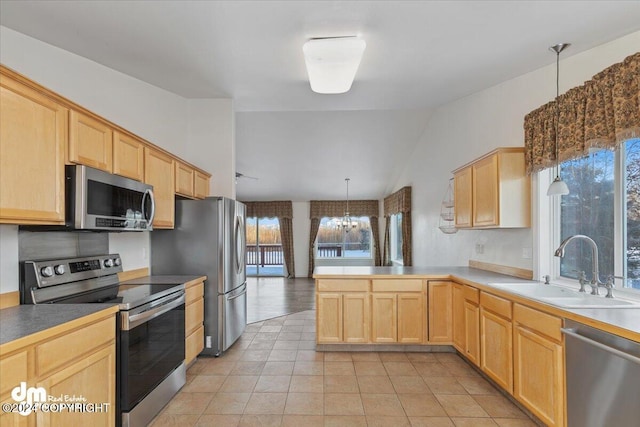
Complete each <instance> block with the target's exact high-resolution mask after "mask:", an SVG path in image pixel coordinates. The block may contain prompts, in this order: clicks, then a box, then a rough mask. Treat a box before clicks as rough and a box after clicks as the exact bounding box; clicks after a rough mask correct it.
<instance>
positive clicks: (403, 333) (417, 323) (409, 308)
mask: <svg viewBox="0 0 640 427" xmlns="http://www.w3.org/2000/svg"><path fill="white" fill-rule="evenodd" d="M424 323H425V316H424V296H423V295H422V292H407V293H400V294H398V342H400V343H405V344H420V343H422V342H423V336H424Z"/></svg>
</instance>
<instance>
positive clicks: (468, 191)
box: [453, 167, 473, 228]
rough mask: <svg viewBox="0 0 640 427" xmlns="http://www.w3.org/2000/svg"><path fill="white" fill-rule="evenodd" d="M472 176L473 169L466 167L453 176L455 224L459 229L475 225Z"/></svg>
mask: <svg viewBox="0 0 640 427" xmlns="http://www.w3.org/2000/svg"><path fill="white" fill-rule="evenodd" d="M471 174H472V171H471V167H466V168H464V169H462V170H460V171H458V172H456V173H455V174H454V176H453V198H454V200H455V207H454V212H455V224H456V227H458V228H469V227H471V226H472V225H473V222H472V220H471V218H472V211H471V206H472V202H473V195H472V188H471Z"/></svg>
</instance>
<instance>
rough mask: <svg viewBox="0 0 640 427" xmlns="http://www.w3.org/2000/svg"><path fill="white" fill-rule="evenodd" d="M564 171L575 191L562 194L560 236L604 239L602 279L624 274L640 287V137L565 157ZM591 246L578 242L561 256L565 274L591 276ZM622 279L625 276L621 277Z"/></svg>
mask: <svg viewBox="0 0 640 427" xmlns="http://www.w3.org/2000/svg"><path fill="white" fill-rule="evenodd" d="M560 175H561V177H562V179H563V180H565V182H566V183H567V185H568V186H569V190H570V194H568V195H566V196H562V197H561V200H560V204H559V207H558V208H557V211H558V213H559V215H558V216H557V217H558V219H557V220H556V222H557V224H556V227H558V228H559V230H558V231H559V232H558V233H557V234H559V240H558V241H557V242H555V243H556V246H557V243H559V241H560V240H562V239H564V238H566V237H568V236H571V235H573V234H585V235H587V236H589V237H591V238H592V239H593V240H595V242H596V243H597V245H598V249H599V266H600V276H601V280H605V279H606V276H608V275H613V274H616V275H623V276H624V277H626V279H627V280H626V281H625V283H624V284H623V286H624V287H626V288H634V289H637V290H638V291H640V138H636V139H630V140H628V141H626V142H625V143H623V144H622V145H621V147H620V149H619V150H616V151H610V150H594V151H593V152H592V153H591V154H590V155H589V156H587V157H584V158H581V159H576V160H570V161H567V162H564V163H562V164H561V166H560ZM591 262H592V261H591V249H590V248H589V247H588V246H587V245H585V244H584V243H579V242H572V243H571V244H570V245H569V246H567V248H566V251H565V256H564V257H563V258H561V259H560V272H559V273H560V276H561V277H566V278H571V279H577V278H578V272H579V271H585V272H587V277H588V278H589V279H590V278H591V274H590V273H591V265H592V264H591ZM618 283H620V282H618Z"/></svg>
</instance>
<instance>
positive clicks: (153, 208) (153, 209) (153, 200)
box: [142, 189, 156, 228]
mask: <svg viewBox="0 0 640 427" xmlns="http://www.w3.org/2000/svg"><path fill="white" fill-rule="evenodd" d="M147 195H148V196H149V199H150V200H151V215H149V227H148V228H151V227H152V226H153V218H154V217H155V216H156V198H155V196H154V194H153V190H151V189H149V190H146V191H145V192H144V196H142V216H143V217H144V218H146V214H145V209H144V205H145V203H144V202H145V200H146V198H147Z"/></svg>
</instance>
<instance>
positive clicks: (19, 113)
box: [0, 75, 68, 224]
mask: <svg viewBox="0 0 640 427" xmlns="http://www.w3.org/2000/svg"><path fill="white" fill-rule="evenodd" d="M0 111H1V112H2V114H0V185H1V187H0V223H7V224H61V223H63V222H64V153H65V149H66V146H67V128H68V110H67V109H66V108H64V107H62V106H61V105H58V104H56V103H55V102H53V101H52V100H51V99H49V98H47V97H46V96H43V95H41V94H40V93H38V92H36V91H35V90H33V89H30V88H29V87H27V86H25V85H22V84H20V83H18V82H16V81H15V80H13V79H11V78H9V77H7V76H4V75H2V76H0Z"/></svg>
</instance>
